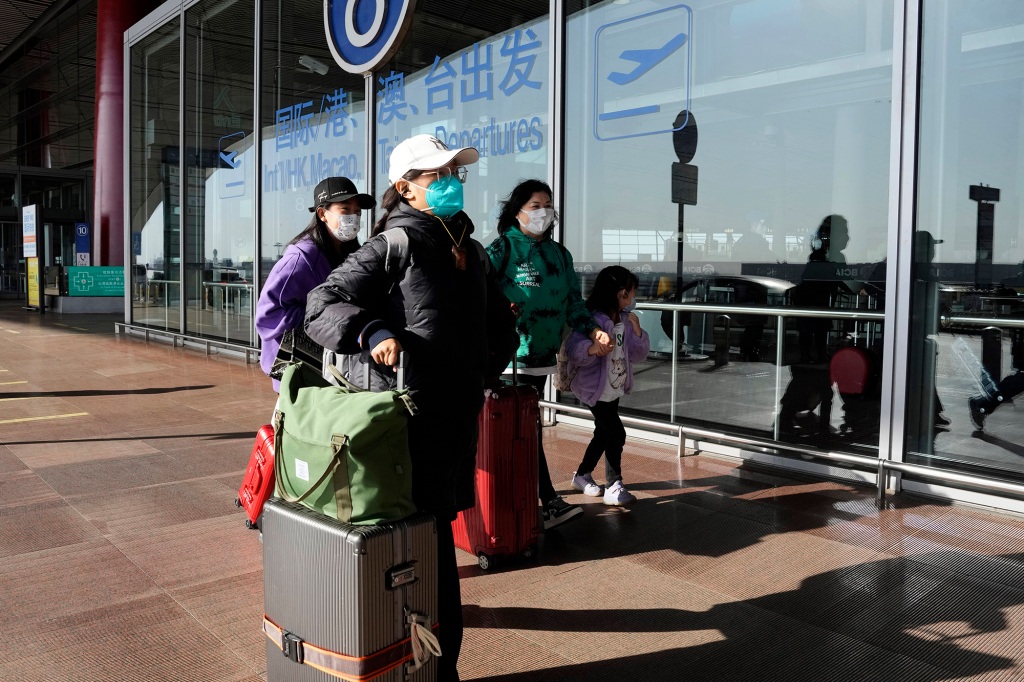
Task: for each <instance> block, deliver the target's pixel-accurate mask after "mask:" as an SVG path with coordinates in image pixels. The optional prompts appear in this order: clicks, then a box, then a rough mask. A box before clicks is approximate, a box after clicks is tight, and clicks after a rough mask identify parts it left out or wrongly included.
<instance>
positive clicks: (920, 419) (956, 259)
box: [906, 0, 1024, 476]
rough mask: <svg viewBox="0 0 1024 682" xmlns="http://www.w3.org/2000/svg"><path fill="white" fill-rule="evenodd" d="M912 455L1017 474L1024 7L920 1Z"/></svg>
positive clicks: (1023, 436) (1023, 314) (1023, 288)
mask: <svg viewBox="0 0 1024 682" xmlns="http://www.w3.org/2000/svg"><path fill="white" fill-rule="evenodd" d="M922 25H923V33H922V51H921V53H922V56H921V69H922V74H921V121H920V124H919V135H920V140H919V142H918V149H919V150H920V160H919V164H918V165H919V168H920V169H921V171H920V181H919V185H918V196H917V223H916V226H915V229H916V233H915V237H914V241H913V245H914V251H913V261H914V271H913V290H912V301H911V305H912V311H913V321H912V324H911V339H910V358H909V360H910V367H909V372H908V377H907V379H908V391H907V405H906V411H907V441H906V445H907V450H908V460H909V461H914V462H921V463H928V464H933V465H937V466H946V467H951V468H966V469H974V470H978V471H980V472H982V473H984V472H986V471H988V472H989V473H990V474H991V473H995V474H997V475H1000V476H1005V475H1011V476H1020V472H1021V466H1020V462H1021V456H1022V455H1024V449H1022V448H1021V446H1020V443H1021V442H1022V441H1024V431H1022V430H1021V426H1020V425H1021V420H1020V418H1019V415H1018V414H1017V413H1016V405H1015V400H1014V399H1015V398H1016V397H1018V396H1019V393H1020V391H1021V389H1022V388H1024V375H1022V374H1021V369H1022V368H1024V275H1022V270H1024V265H1022V261H1024V244H1022V243H1021V238H1022V234H1024V232H1022V221H1024V213H1022V204H1021V202H1020V197H1019V193H1020V187H1022V186H1024V177H1022V173H1024V132H1022V131H1024V129H1022V127H1021V123H1020V121H1021V119H1020V112H1021V111H1022V110H1024V99H1022V95H1021V93H1022V92H1024V38H1021V35H1022V33H1021V31H1020V28H1021V27H1022V26H1024V5H1021V4H1020V3H990V2H981V1H979V0H966V1H963V2H949V1H948V0H937V1H936V2H928V3H924V5H923V13H922Z"/></svg>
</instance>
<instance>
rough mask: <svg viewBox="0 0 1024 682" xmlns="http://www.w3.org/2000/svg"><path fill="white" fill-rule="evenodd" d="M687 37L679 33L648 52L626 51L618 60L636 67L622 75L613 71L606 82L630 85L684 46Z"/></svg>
mask: <svg viewBox="0 0 1024 682" xmlns="http://www.w3.org/2000/svg"><path fill="white" fill-rule="evenodd" d="M686 39H687V35H686V34H685V33H680V34H679V35H677V36H675V37H674V38H672V39H671V40H669V41H668V42H667V43H665V45H663V46H662V47H658V48H653V49H649V50H626V51H625V52H623V53H622V54H620V55H619V59H625V60H626V61H630V62H636V64H637V66H636V68H635V69H633V70H632V71H630V72H629V73H622V72H621V71H613V72H612V73H610V74H608V80H610V81H611V82H612V83H615V84H616V85H626V84H627V83H632V82H633V81H635V80H636V79H637V78H639V77H640V76H642V75H644V74H645V73H647V72H648V71H650V70H651V69H653V68H654V67H655V66H657V65H658V64H660V63H661V62H663V61H665V59H667V58H668V57H669V56H670V55H671V54H672V53H673V52H675V51H676V50H678V49H679V48H681V47H682V46H683V45H685V44H686Z"/></svg>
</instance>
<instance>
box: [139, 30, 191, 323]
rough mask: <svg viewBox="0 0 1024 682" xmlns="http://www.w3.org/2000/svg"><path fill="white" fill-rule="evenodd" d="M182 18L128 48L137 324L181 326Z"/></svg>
mask: <svg viewBox="0 0 1024 682" xmlns="http://www.w3.org/2000/svg"><path fill="white" fill-rule="evenodd" d="M179 44H180V22H179V20H178V19H173V20H172V21H170V22H168V24H167V25H165V26H162V27H161V28H160V29H158V30H157V31H155V32H153V33H152V34H151V35H149V36H147V37H146V38H144V39H143V40H141V41H140V42H138V43H136V44H135V45H134V46H132V48H131V88H130V96H131V103H130V107H131V108H130V113H129V121H130V122H129V126H130V145H131V149H130V152H129V158H130V159H131V166H130V168H129V172H128V182H129V201H130V208H129V217H130V230H128V232H129V239H130V240H131V279H132V322H133V323H135V324H140V325H146V326H151V327H159V328H161V329H168V330H174V331H179V330H180V329H181V324H180V321H181V307H180V306H181V286H180V279H181V200H180V194H179V191H180V182H179V175H180V173H179V166H178V160H179V155H178V135H179V130H178V125H179V106H178V98H179V92H178V91H179V85H180V71H181V65H180V63H179V59H180V55H181V51H180V47H179Z"/></svg>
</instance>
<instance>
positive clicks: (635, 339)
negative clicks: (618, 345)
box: [626, 322, 651, 362]
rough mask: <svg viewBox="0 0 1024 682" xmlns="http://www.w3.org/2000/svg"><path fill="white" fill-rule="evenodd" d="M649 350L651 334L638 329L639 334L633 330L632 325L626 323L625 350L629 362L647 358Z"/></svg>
mask: <svg viewBox="0 0 1024 682" xmlns="http://www.w3.org/2000/svg"><path fill="white" fill-rule="evenodd" d="M650 350H651V336H650V334H648V333H647V332H645V331H644V330H643V328H641V329H640V336H637V335H636V332H635V331H633V325H632V324H629V323H628V322H627V323H626V352H628V353H629V361H630V362H640V361H641V360H644V359H646V358H647V354H648V353H649V352H650Z"/></svg>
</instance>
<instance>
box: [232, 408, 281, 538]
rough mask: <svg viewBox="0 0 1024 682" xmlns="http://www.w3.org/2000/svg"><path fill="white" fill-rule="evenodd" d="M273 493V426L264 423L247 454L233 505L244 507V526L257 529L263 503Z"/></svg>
mask: <svg viewBox="0 0 1024 682" xmlns="http://www.w3.org/2000/svg"><path fill="white" fill-rule="evenodd" d="M273 494H274V427H273V426H272V425H271V424H265V425H264V426H261V427H260V430H259V431H257V432H256V443H255V444H254V445H253V446H252V454H251V455H250V456H249V467H248V468H247V469H246V470H245V478H243V479H242V487H241V488H239V489H238V497H237V498H235V506H236V507H242V508H243V509H245V515H246V517H247V518H246V519H245V527H246V528H252V529H255V530H258V529H259V520H260V514H262V513H263V503H264V502H266V501H267V499H268V498H269V497H270V496H271V495H273Z"/></svg>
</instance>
